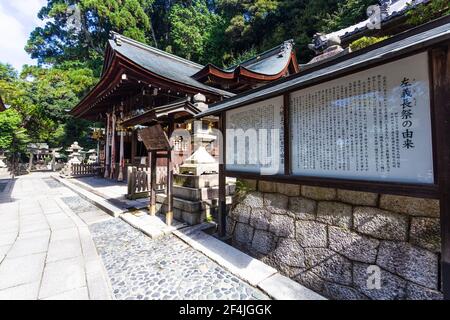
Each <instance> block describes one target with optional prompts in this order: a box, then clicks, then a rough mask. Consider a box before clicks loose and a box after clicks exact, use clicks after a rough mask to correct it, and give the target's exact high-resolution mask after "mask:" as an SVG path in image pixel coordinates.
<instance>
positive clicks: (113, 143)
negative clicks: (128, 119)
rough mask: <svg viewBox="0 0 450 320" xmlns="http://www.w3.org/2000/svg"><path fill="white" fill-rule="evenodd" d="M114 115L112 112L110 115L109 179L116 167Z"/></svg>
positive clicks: (112, 176)
mask: <svg viewBox="0 0 450 320" xmlns="http://www.w3.org/2000/svg"><path fill="white" fill-rule="evenodd" d="M116 120H117V117H116V114H115V111H114V110H113V114H112V128H111V172H110V174H109V175H110V176H109V178H110V179H114V174H115V167H116Z"/></svg>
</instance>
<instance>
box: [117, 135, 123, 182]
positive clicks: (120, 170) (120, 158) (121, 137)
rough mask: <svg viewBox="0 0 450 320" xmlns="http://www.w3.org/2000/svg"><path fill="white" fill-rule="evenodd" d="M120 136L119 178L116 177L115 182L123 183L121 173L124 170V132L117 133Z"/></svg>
mask: <svg viewBox="0 0 450 320" xmlns="http://www.w3.org/2000/svg"><path fill="white" fill-rule="evenodd" d="M119 134H120V149H119V152H120V154H119V176H118V177H117V181H123V173H124V172H123V171H124V170H125V159H124V150H123V139H124V135H125V131H123V130H121V131H119Z"/></svg>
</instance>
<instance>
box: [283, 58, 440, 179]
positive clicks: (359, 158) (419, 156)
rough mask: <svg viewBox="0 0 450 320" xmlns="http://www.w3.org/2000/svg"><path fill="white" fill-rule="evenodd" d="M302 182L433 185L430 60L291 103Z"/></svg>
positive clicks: (391, 66) (345, 81) (361, 76)
mask: <svg viewBox="0 0 450 320" xmlns="http://www.w3.org/2000/svg"><path fill="white" fill-rule="evenodd" d="M290 105H291V108H290V119H291V132H290V138H291V153H292V156H291V162H292V163H291V166H292V172H293V174H295V175H304V176H318V177H330V178H346V179H358V180H372V181H395V182H408V183H433V181H434V179H433V157H432V139H431V118H430V94H429V79H428V57H427V54H426V53H421V54H417V55H414V56H411V57H408V58H404V59H402V60H399V61H395V62H391V63H388V64H385V65H382V66H378V67H374V68H371V69H368V70H365V71H361V72H358V73H355V74H352V75H348V76H345V77H342V78H340V79H337V80H333V81H329V82H325V83H322V84H319V85H315V86H312V87H309V88H306V89H302V90H299V91H296V92H293V93H291V95H290Z"/></svg>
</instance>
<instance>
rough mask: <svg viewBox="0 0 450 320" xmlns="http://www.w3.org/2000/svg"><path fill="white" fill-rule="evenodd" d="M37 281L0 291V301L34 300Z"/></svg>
mask: <svg viewBox="0 0 450 320" xmlns="http://www.w3.org/2000/svg"><path fill="white" fill-rule="evenodd" d="M39 284H40V283H39V281H36V282H32V283H26V284H22V285H18V286H15V287H11V288H7V289H3V290H0V300H36V299H37V298H38V292H39Z"/></svg>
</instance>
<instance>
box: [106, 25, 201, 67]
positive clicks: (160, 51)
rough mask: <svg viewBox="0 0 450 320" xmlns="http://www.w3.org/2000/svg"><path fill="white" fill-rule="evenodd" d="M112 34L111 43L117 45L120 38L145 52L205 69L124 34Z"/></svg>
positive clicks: (113, 32)
mask: <svg viewBox="0 0 450 320" xmlns="http://www.w3.org/2000/svg"><path fill="white" fill-rule="evenodd" d="M111 34H112V36H113V38H112V39H110V41H114V42H115V43H116V41H115V40H116V39H117V38H120V40H121V41H123V42H126V43H128V44H131V45H133V46H135V47H139V48H141V49H143V50H148V51H152V52H153V53H156V54H160V55H162V56H166V57H168V58H171V59H174V60H177V61H179V62H181V63H185V64H188V65H191V66H193V67H195V68H198V69H201V68H203V65H201V64H199V63H196V62H193V61H191V60H187V59H184V58H182V57H180V56H177V55H175V54H172V53H169V52H166V51H163V50H161V49H158V48H155V47H152V46H150V45H148V44H145V43H142V42H139V41H136V40H134V39H131V38H129V37H126V36H124V35H122V34H120V33H118V32H115V31H111ZM116 45H117V44H116Z"/></svg>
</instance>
